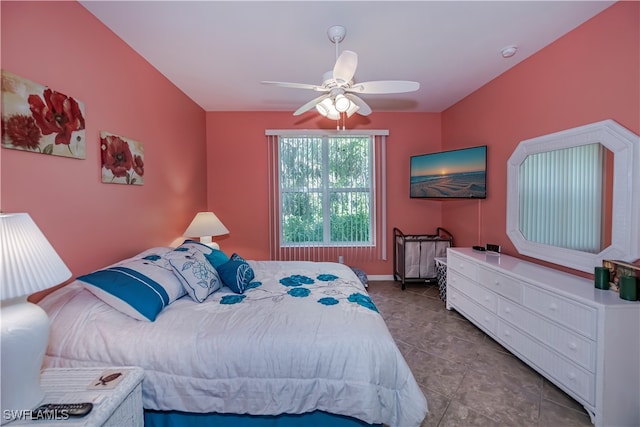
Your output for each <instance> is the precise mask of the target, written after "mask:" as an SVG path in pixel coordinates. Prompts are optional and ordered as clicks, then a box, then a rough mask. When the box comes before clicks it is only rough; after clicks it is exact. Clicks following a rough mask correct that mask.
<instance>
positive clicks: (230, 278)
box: [217, 253, 255, 294]
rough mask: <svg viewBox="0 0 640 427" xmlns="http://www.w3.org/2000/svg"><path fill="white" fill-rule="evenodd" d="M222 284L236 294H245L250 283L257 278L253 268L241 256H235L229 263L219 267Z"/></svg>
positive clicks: (232, 256)
mask: <svg viewBox="0 0 640 427" xmlns="http://www.w3.org/2000/svg"><path fill="white" fill-rule="evenodd" d="M217 270H218V273H219V274H220V278H221V279H222V283H224V284H225V286H227V287H229V289H231V290H232V291H233V292H235V293H236V294H242V293H244V291H245V289H247V287H248V286H249V283H250V282H251V281H252V280H253V279H254V278H255V273H254V271H253V269H252V268H251V266H249V264H248V263H247V261H245V260H244V258H242V257H241V256H240V255H238V254H235V253H234V254H233V255H231V258H230V259H229V261H227V262H225V263H224V264H221V265H220V266H218V267H217Z"/></svg>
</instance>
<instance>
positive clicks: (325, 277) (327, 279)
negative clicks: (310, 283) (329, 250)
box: [317, 274, 338, 282]
mask: <svg viewBox="0 0 640 427" xmlns="http://www.w3.org/2000/svg"><path fill="white" fill-rule="evenodd" d="M337 278H338V276H335V275H333V274H320V275H318V277H317V279H318V280H322V281H323V282H331V281H333V280H336V279H337Z"/></svg>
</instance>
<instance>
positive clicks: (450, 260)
mask: <svg viewBox="0 0 640 427" xmlns="http://www.w3.org/2000/svg"><path fill="white" fill-rule="evenodd" d="M476 269H477V267H476V263H475V262H473V261H468V260H466V259H464V258H462V257H460V256H457V255H455V254H449V255H447V271H449V270H454V271H456V272H458V273H460V274H462V275H464V276H466V277H468V278H470V279H471V280H476Z"/></svg>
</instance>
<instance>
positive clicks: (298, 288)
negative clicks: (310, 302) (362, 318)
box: [219, 273, 379, 313]
mask: <svg viewBox="0 0 640 427" xmlns="http://www.w3.org/2000/svg"><path fill="white" fill-rule="evenodd" d="M278 282H279V283H280V284H281V285H282V286H285V287H287V288H289V289H287V290H286V291H284V292H282V293H280V292H273V290H272V289H270V288H268V289H264V290H262V288H261V287H262V284H263V283H262V282H260V281H252V282H250V283H249V284H248V286H247V288H246V289H245V293H244V294H240V295H224V296H222V298H221V299H220V301H219V303H220V304H226V305H233V304H238V303H244V304H243V305H245V304H252V303H256V302H258V301H260V300H263V299H267V300H270V301H272V302H276V303H278V302H281V301H287V300H288V301H292V299H289V298H290V297H293V299H299V300H300V301H301V302H302V300H305V299H306V298H308V297H310V296H316V298H314V300H315V301H316V302H317V303H318V304H321V305H323V306H325V307H331V306H337V305H339V304H340V302H341V301H343V302H345V303H347V306H349V305H351V304H355V305H356V306H360V307H364V308H366V309H368V310H371V311H373V312H376V313H379V312H378V308H377V307H376V306H375V304H374V303H373V301H372V300H371V298H370V297H369V296H367V295H365V294H363V293H360V292H353V291H356V290H359V289H358V286H357V285H355V284H353V285H352V286H353V287H352V290H351V292H346V293H345V289H344V288H343V287H342V286H343V285H345V284H351V283H352V282H349V281H346V280H344V279H341V278H340V277H338V276H336V275H334V274H330V273H322V274H318V275H316V276H315V279H314V278H312V277H309V276H305V275H301V274H293V275H290V276H286V277H283V278H281V279H279V280H278ZM358 283H359V282H358ZM303 285H307V286H308V285H315V286H313V287H311V288H308V287H305V286H303ZM349 303H351V304H349Z"/></svg>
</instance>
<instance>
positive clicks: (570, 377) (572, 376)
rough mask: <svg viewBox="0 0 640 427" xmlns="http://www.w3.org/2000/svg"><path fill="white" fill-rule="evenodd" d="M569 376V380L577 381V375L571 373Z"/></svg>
mask: <svg viewBox="0 0 640 427" xmlns="http://www.w3.org/2000/svg"><path fill="white" fill-rule="evenodd" d="M567 376H568V377H569V379H570V380H571V381H575V379H576V374H575V373H573V372H569V375H567Z"/></svg>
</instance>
